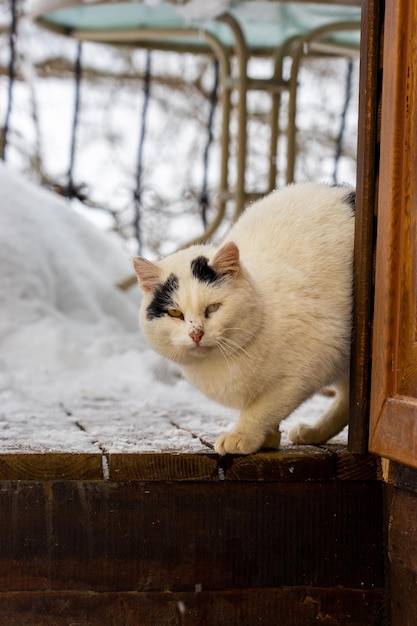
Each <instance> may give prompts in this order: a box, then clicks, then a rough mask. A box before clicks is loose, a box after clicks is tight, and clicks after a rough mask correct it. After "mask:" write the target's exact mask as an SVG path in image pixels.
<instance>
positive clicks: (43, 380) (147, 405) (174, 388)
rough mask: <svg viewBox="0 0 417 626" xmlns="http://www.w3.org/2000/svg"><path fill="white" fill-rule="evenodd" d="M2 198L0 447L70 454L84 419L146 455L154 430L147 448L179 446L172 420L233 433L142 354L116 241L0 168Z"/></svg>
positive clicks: (313, 404)
mask: <svg viewBox="0 0 417 626" xmlns="http://www.w3.org/2000/svg"><path fill="white" fill-rule="evenodd" d="M0 190H1V193H0V267H1V272H0V442H1V444H0V447H1V449H2V450H12V449H14V448H15V447H16V446H17V445H18V444H17V443H16V438H17V439H18V440H19V445H20V446H22V445H24V444H25V442H26V447H28V448H30V447H31V446H35V447H37V449H39V448H41V449H42V450H64V449H65V450H71V449H78V447H79V445H80V436H81V435H80V432H81V431H80V430H75V429H74V431H72V430H71V429H68V428H67V427H66V425H67V424H69V423H73V422H75V421H77V422H81V423H82V422H83V419H86V420H89V424H90V425H91V424H92V423H94V421H96V422H97V423H100V428H101V429H102V430H103V428H104V429H106V428H107V431H108V433H109V434H110V435H111V436H112V437H113V441H114V442H116V443H115V444H114V445H115V446H116V447H117V446H118V449H120V450H132V448H133V447H134V446H137V442H138V441H140V440H142V444H143V445H142V449H146V439H147V436H148V435H149V433H150V431H152V440H153V444H152V445H155V443H154V442H155V440H156V439H157V438H158V436H160V440H161V447H165V448H166V447H167V446H168V447H169V446H170V445H171V446H175V445H176V446H181V440H182V439H181V436H182V432H181V430H178V429H176V428H175V426H174V425H175V424H177V423H180V425H182V426H183V427H184V428H185V427H187V428H188V429H190V430H192V429H193V428H194V429H196V430H199V431H200V433H201V432H202V431H205V432H206V433H208V435H207V437H208V440H214V438H215V436H216V435H217V434H218V433H219V432H221V431H222V430H225V429H228V428H230V426H231V425H232V422H233V420H234V418H235V413H234V412H233V411H231V410H228V409H225V408H223V407H220V406H217V405H215V404H214V403H212V402H210V401H209V400H207V399H206V398H205V397H204V396H202V395H201V394H200V393H199V392H198V391H197V390H196V389H194V388H192V387H191V386H190V385H189V384H188V383H187V382H186V381H185V380H183V379H181V378H180V377H179V376H178V374H177V372H176V370H175V368H173V367H172V366H170V365H167V364H165V363H163V362H162V361H161V360H160V358H159V357H158V356H157V355H155V354H154V353H153V352H152V351H150V350H149V349H148V348H147V346H146V344H145V341H144V339H143V337H142V335H141V332H140V330H139V328H138V322H137V311H138V306H139V303H140V293H139V290H138V288H136V287H134V288H132V289H131V290H130V291H128V292H122V291H120V290H119V289H118V288H117V287H116V283H117V282H118V281H119V280H121V279H123V278H125V277H126V276H128V275H130V273H131V259H130V254H129V252H128V250H127V249H125V248H124V247H123V245H122V243H121V241H120V239H118V238H117V237H116V236H114V235H111V234H109V233H105V232H103V231H102V230H100V229H99V228H98V227H96V226H95V225H93V224H92V223H91V222H89V221H88V220H86V219H85V218H84V217H83V216H81V215H79V214H78V213H77V212H75V211H74V210H73V209H72V208H71V207H70V205H69V204H68V203H67V202H66V201H65V200H63V199H60V198H59V197H57V196H56V195H54V194H52V193H50V192H48V191H45V190H44V189H41V188H39V187H36V186H34V185H33V184H31V183H28V182H27V181H25V180H24V179H23V178H22V176H21V175H19V174H17V173H16V172H14V171H12V170H11V169H10V168H9V167H7V166H4V165H1V166H0ZM328 402H329V400H328V399H327V398H325V397H324V396H321V395H320V396H316V397H315V398H313V399H312V400H310V401H309V402H308V403H307V404H306V405H304V406H303V407H301V408H300V409H299V410H298V411H297V415H296V416H295V417H291V418H290V419H289V420H288V422H294V419H307V420H309V419H311V418H312V417H314V416H315V415H317V413H319V412H320V411H321V410H322V409H323V408H325V406H326V405H327V404H328ZM167 416H169V422H167ZM288 422H287V423H284V424H283V426H284V428H285V429H286V428H287V427H288ZM167 423H169V424H172V425H171V426H170V428H168V429H167V426H166V425H167ZM61 424H62V426H61ZM158 428H164V431H163V432H161V433H158ZM122 431H123V433H124V434H123V436H122V435H120V438H119V439H120V440H119V443H117V435H118V432H119V433H122ZM129 432H130V433H131V440H130V439H129V434H128V433H129ZM82 434H83V436H84V438H85V442H87V441H88V440H91V436H90V437H89V435H88V434H86V433H82ZM343 440H345V434H344V435H342V436H341V438H339V441H343ZM143 446H145V448H143Z"/></svg>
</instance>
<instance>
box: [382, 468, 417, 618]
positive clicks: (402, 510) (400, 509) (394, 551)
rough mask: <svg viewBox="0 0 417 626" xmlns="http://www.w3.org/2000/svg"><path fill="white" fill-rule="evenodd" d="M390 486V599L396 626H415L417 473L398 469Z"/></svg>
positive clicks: (388, 523)
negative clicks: (399, 485) (399, 484)
mask: <svg viewBox="0 0 417 626" xmlns="http://www.w3.org/2000/svg"><path fill="white" fill-rule="evenodd" d="M391 469H392V471H390V480H391V481H395V482H399V483H401V484H404V486H405V487H406V488H401V487H397V486H395V485H393V484H390V485H387V487H386V489H387V515H388V519H387V536H388V562H389V574H388V580H389V595H390V611H391V623H392V624H393V626H396V625H397V624H398V625H401V626H414V625H415V623H416V616H417V541H416V539H417V516H416V510H417V493H416V487H417V480H416V476H417V472H416V471H415V470H411V469H407V468H402V467H401V466H399V465H394V467H393V468H391Z"/></svg>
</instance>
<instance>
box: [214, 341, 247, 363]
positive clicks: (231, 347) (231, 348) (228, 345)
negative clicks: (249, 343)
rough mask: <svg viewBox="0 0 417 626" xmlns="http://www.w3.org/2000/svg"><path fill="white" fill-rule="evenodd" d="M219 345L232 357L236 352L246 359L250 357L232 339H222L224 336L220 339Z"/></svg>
mask: <svg viewBox="0 0 417 626" xmlns="http://www.w3.org/2000/svg"><path fill="white" fill-rule="evenodd" d="M219 344H221V345H222V347H223V348H224V349H226V350H227V351H228V354H229V355H230V356H232V357H233V356H234V355H235V354H237V353H238V352H240V353H242V354H244V355H245V356H246V357H247V358H248V359H250V355H249V354H248V352H247V351H246V350H245V348H243V347H242V346H241V345H239V344H238V343H237V341H234V340H233V339H230V338H229V337H224V336H222V337H220V339H219V342H218V345H219Z"/></svg>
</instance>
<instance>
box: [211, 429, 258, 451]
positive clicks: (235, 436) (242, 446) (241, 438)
mask: <svg viewBox="0 0 417 626" xmlns="http://www.w3.org/2000/svg"><path fill="white" fill-rule="evenodd" d="M261 445H262V441H258V440H257V439H254V438H253V437H251V436H248V435H245V434H244V433H240V432H237V431H232V432H231V433H227V434H226V435H220V437H218V439H217V441H216V445H215V446H214V447H215V450H216V452H218V453H219V454H221V455H223V454H251V453H252V452H257V451H258V450H259V448H260V447H261Z"/></svg>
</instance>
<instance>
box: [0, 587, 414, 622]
mask: <svg viewBox="0 0 417 626" xmlns="http://www.w3.org/2000/svg"><path fill="white" fill-rule="evenodd" d="M0 612H1V615H2V620H3V623H4V624H6V625H8V624H10V625H11V624H16V625H17V624H18V625H19V626H73V625H74V624H80V625H81V624H82V625H83V626H84V625H85V624H89V625H91V626H94V625H99V626H102V625H103V624H106V625H107V624H113V625H119V624H120V625H123V626H138V624H140V626H156V625H157V626H171V625H172V624H181V626H196V625H197V624H199V625H204V624H211V625H213V626H245V625H246V626H250V625H253V624H265V625H267V626H272V625H273V624H283V625H284V624H288V625H289V624H291V626H306V625H307V624H333V625H338V624H340V625H341V626H342V625H345V624H350V625H351V626H381V624H382V623H383V614H384V590H382V589H373V590H370V591H364V592H363V591H359V590H357V589H342V588H334V589H318V588H307V587H293V588H289V587H286V588H281V589H244V590H230V591H217V592H210V591H204V590H196V591H195V592H189V593H137V592H130V593H126V592H125V593H90V592H84V593H83V592H68V591H62V592H42V593H39V592H32V593H19V594H13V593H0ZM396 623H398V624H400V623H401V624H404V625H406V624H407V622H404V621H399V622H396ZM410 625H411V622H410Z"/></svg>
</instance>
